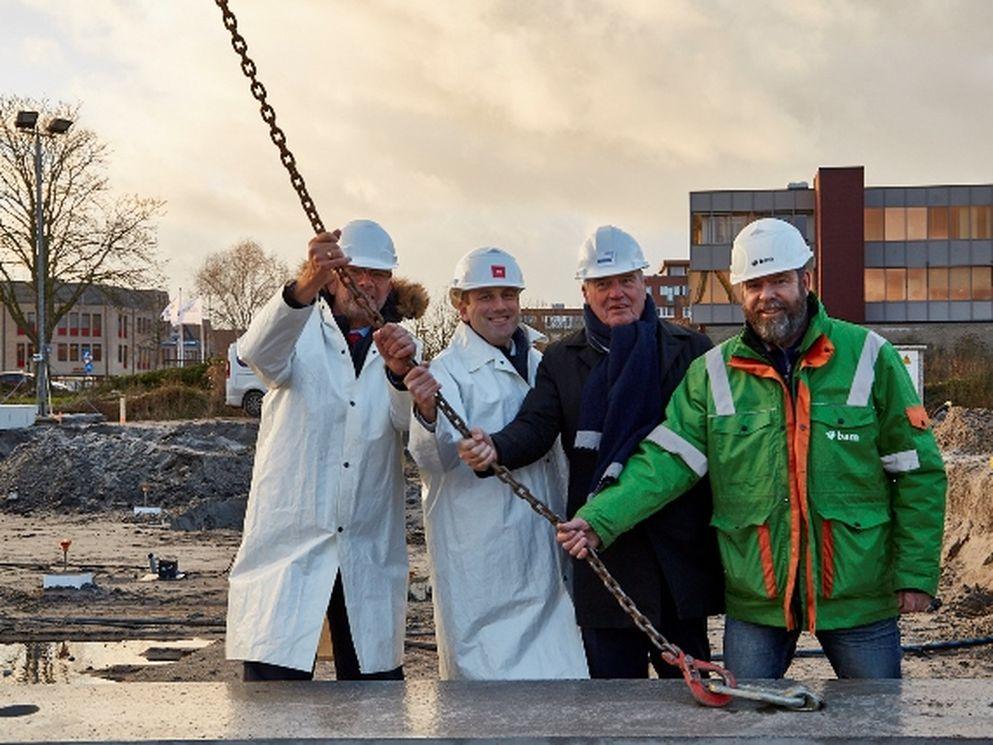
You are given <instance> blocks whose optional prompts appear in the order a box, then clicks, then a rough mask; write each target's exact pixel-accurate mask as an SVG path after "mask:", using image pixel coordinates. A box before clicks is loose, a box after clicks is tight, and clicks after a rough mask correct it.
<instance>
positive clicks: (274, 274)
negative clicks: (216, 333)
mask: <svg viewBox="0 0 993 745" xmlns="http://www.w3.org/2000/svg"><path fill="white" fill-rule="evenodd" d="M289 277H290V270H289V268H288V267H287V266H286V262H285V261H283V260H282V259H280V258H279V257H278V256H276V255H275V254H266V252H265V251H263V250H262V246H260V245H259V244H258V243H256V242H255V241H252V240H244V241H240V242H239V243H236V244H235V245H233V246H232V247H231V248H229V249H227V250H224V251H215V252H214V253H212V254H210V256H208V257H207V258H206V259H204V262H203V264H202V265H201V266H200V269H199V270H198V271H197V275H196V286H197V292H199V293H200V294H201V295H208V296H210V298H211V314H212V316H213V318H212V319H211V321H212V323H213V325H214V327H215V328H230V329H238V330H244V329H246V328H248V324H249V322H250V321H251V320H252V315H254V313H255V311H257V310H258V309H259V308H261V307H262V306H263V305H264V304H265V302H266V301H267V300H268V299H269V298H270V297H272V294H273V293H274V292H275V291H276V290H277V289H279V286H280V285H282V284H283V283H284V282H286V281H287V280H288V279H289Z"/></svg>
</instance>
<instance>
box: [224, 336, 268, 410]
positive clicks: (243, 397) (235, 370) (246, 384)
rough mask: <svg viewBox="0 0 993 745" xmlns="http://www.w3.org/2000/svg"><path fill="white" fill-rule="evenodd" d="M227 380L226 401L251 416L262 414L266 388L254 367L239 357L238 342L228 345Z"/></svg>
mask: <svg viewBox="0 0 993 745" xmlns="http://www.w3.org/2000/svg"><path fill="white" fill-rule="evenodd" d="M226 367H227V382H226V384H225V396H224V403H226V404H227V405H228V406H240V407H241V408H243V409H244V410H245V413H246V414H248V415H249V416H261V414H262V397H263V396H264V395H265V391H266V388H265V386H264V385H262V381H261V380H259V379H258V377H256V375H255V373H254V372H252V368H250V367H249V366H248V365H246V364H245V363H244V362H242V361H241V360H240V359H239V358H238V342H232V343H231V344H230V345H228V362H227V365H226Z"/></svg>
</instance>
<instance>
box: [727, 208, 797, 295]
mask: <svg viewBox="0 0 993 745" xmlns="http://www.w3.org/2000/svg"><path fill="white" fill-rule="evenodd" d="M812 258H814V254H813V252H811V250H810V247H809V246H808V245H807V241H805V240H804V239H803V236H802V235H800V231H799V230H797V229H796V228H795V227H793V226H792V225H790V224H789V223H788V222H786V221H785V220H777V219H776V218H774V217H763V218H762V219H761V220H756V221H755V222H750V223H748V225H746V226H745V227H744V228H742V230H741V232H740V233H738V236H737V237H736V238H735V239H734V244H733V245H732V247H731V284H733V285H736V284H739V283H740V282H747V281H748V280H750V279H758V278H759V277H767V276H769V275H770V274H779V273H780V272H785V271H789V270H791V269H802V268H803V267H805V266H806V265H807V262H809V261H810V260H811V259H812Z"/></svg>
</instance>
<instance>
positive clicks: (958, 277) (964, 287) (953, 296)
mask: <svg viewBox="0 0 993 745" xmlns="http://www.w3.org/2000/svg"><path fill="white" fill-rule="evenodd" d="M971 280H972V269H971V267H968V266H953V267H952V268H951V269H949V270H948V299H949V300H969V299H970V297H971V296H972V292H971V290H970V286H971V284H972V282H971Z"/></svg>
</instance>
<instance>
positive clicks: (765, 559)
mask: <svg viewBox="0 0 993 745" xmlns="http://www.w3.org/2000/svg"><path fill="white" fill-rule="evenodd" d="M758 534H759V556H761V557H762V578H763V580H765V594H766V595H768V596H769V597H770V598H774V597H776V568H775V566H773V564H772V541H771V540H770V538H769V526H768V524H766V525H759V528H758Z"/></svg>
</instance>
